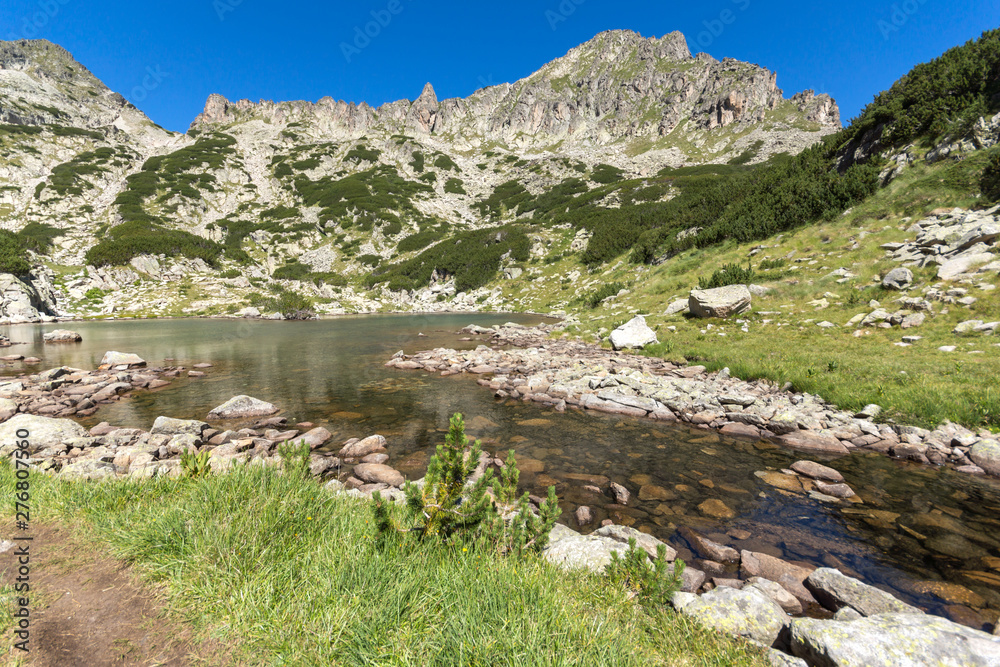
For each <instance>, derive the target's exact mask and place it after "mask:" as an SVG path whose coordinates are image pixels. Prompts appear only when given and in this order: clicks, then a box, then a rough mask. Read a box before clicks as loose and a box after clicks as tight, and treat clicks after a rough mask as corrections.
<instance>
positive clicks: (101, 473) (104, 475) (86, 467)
mask: <svg viewBox="0 0 1000 667" xmlns="http://www.w3.org/2000/svg"><path fill="white" fill-rule="evenodd" d="M114 476H115V466H114V464H112V463H108V462H106V461H97V460H94V459H86V460H83V461H76V462H74V463H70V464H69V465H68V466H66V467H65V468H63V469H62V471H61V472H60V473H59V477H61V478H62V479H69V480H75V481H78V482H82V481H86V480H94V481H97V480H102V479H111V478H114Z"/></svg>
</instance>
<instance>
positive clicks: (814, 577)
mask: <svg viewBox="0 0 1000 667" xmlns="http://www.w3.org/2000/svg"><path fill="white" fill-rule="evenodd" d="M804 583H805V586H806V588H808V589H809V591H810V592H812V594H813V595H814V596H815V597H816V600H818V601H819V603H820V604H821V605H823V606H824V607H826V608H827V609H829V610H830V611H839V610H840V609H841V608H842V607H851V608H852V609H854V610H855V611H857V612H858V613H859V614H861V615H862V616H874V615H875V614H887V613H902V614H921V613H923V612H922V611H921V610H919V609H917V608H916V607H913V606H911V605H908V604H906V603H905V602H903V601H902V600H898V599H896V598H895V597H893V596H892V595H890V594H889V593H886V592H885V591H883V590H880V589H878V588H875V587H874V586H869V585H868V584H865V583H862V582H860V581H858V580H857V579H853V578H851V577H848V576H847V575H845V574H842V573H841V572H840V571H839V570H835V569H833V568H830V567H821V568H819V569H818V570H816V571H814V572H813V573H812V574H810V575H809V576H808V577H807V578H806V580H805V582H804Z"/></svg>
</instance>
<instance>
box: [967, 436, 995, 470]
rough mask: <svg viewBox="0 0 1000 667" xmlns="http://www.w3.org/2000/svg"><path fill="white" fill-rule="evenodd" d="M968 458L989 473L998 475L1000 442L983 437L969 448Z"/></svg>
mask: <svg viewBox="0 0 1000 667" xmlns="http://www.w3.org/2000/svg"><path fill="white" fill-rule="evenodd" d="M969 458H971V459H972V461H973V462H974V463H975V464H976V465H977V466H979V467H980V468H982V469H983V470H985V471H986V472H988V473H990V474H991V475H997V476H1000V442H997V441H996V440H991V439H987V438H983V439H982V440H980V441H979V442H977V443H976V444H974V445H973V446H972V449H971V450H969Z"/></svg>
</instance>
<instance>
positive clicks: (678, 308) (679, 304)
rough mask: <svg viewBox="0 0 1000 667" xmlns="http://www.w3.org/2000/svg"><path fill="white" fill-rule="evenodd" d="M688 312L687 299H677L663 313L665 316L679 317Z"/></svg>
mask: <svg viewBox="0 0 1000 667" xmlns="http://www.w3.org/2000/svg"><path fill="white" fill-rule="evenodd" d="M686 312H688V300H687V299H677V300H676V301H672V302H671V303H670V305H669V306H667V309H666V310H665V311H663V314H664V315H678V314H681V313H686Z"/></svg>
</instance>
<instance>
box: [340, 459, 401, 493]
mask: <svg viewBox="0 0 1000 667" xmlns="http://www.w3.org/2000/svg"><path fill="white" fill-rule="evenodd" d="M352 474H353V475H354V476H355V477H357V478H358V479H360V480H361V481H363V482H368V483H369V484H388V485H389V486H395V487H396V488H399V487H401V486H403V481H404V480H403V476H402V475H401V474H399V471H398V470H396V469H395V468H391V467H389V466H387V465H385V464H383V463H359V464H358V465H356V466H354V472H353V473H352Z"/></svg>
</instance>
